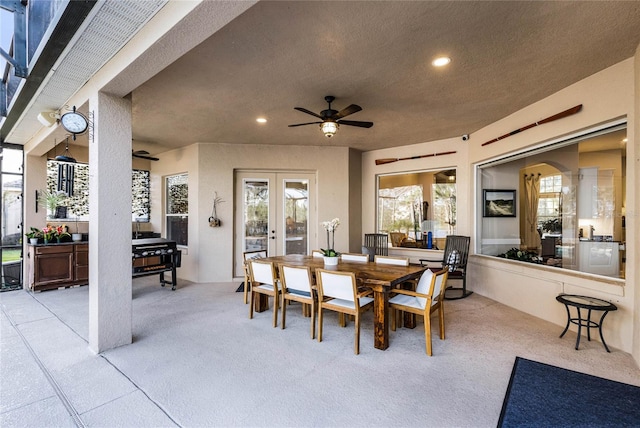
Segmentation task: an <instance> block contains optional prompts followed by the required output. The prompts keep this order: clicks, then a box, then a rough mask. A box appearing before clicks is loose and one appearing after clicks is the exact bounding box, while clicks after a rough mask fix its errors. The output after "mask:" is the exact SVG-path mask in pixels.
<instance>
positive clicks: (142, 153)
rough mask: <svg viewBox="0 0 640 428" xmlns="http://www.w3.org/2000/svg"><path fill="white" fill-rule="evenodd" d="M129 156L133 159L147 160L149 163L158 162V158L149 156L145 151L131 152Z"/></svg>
mask: <svg viewBox="0 0 640 428" xmlns="http://www.w3.org/2000/svg"><path fill="white" fill-rule="evenodd" d="M131 156H133V157H134V158H140V159H147V160H151V161H157V160H160V159H158V158H154V157H153V156H149V152H148V151H146V150H132V151H131Z"/></svg>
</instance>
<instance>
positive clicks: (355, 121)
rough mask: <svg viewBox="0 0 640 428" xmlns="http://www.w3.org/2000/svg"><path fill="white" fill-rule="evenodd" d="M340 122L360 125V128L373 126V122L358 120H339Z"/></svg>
mask: <svg viewBox="0 0 640 428" xmlns="http://www.w3.org/2000/svg"><path fill="white" fill-rule="evenodd" d="M338 123H339V124H340V125H349V126H358V127H360V128H371V127H372V126H373V122H360V121H357V120H339V121H338Z"/></svg>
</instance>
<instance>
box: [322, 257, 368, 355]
mask: <svg viewBox="0 0 640 428" xmlns="http://www.w3.org/2000/svg"><path fill="white" fill-rule="evenodd" d="M316 282H317V287H318V342H322V312H323V310H324V309H327V310H330V311H335V312H338V313H341V314H346V315H353V316H354V318H355V344H354V353H355V354H356V355H357V354H359V353H360V318H361V315H362V313H363V312H365V311H366V310H368V309H371V308H372V307H373V297H370V295H371V293H372V291H371V290H365V291H358V288H357V283H356V275H355V274H354V273H353V272H341V271H331V270H325V269H320V268H318V269H316Z"/></svg>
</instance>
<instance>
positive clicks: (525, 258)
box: [498, 248, 542, 263]
mask: <svg viewBox="0 0 640 428" xmlns="http://www.w3.org/2000/svg"><path fill="white" fill-rule="evenodd" d="M498 257H502V258H504V259H511V260H519V261H521V262H531V263H541V262H542V258H541V257H539V256H538V253H536V252H535V251H527V250H519V249H517V248H512V249H510V250H509V251H507V252H506V253H503V254H499V255H498Z"/></svg>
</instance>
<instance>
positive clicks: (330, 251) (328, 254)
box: [320, 248, 340, 257]
mask: <svg viewBox="0 0 640 428" xmlns="http://www.w3.org/2000/svg"><path fill="white" fill-rule="evenodd" d="M320 251H322V254H324V255H325V257H338V256H339V255H340V253H338V252H336V250H333V249H331V248H328V249H326V250H325V249H324V248H320Z"/></svg>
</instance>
